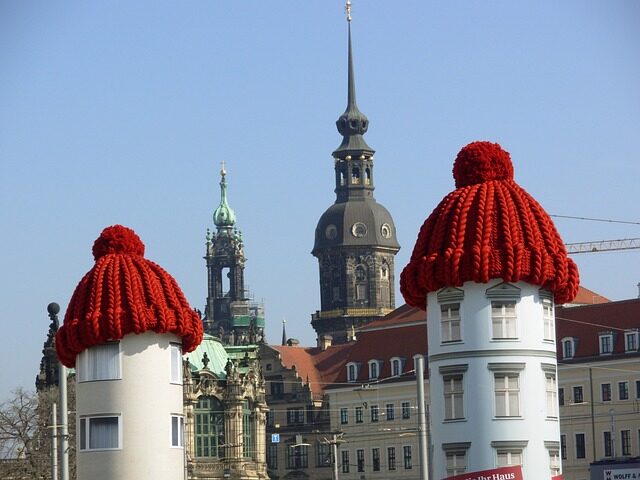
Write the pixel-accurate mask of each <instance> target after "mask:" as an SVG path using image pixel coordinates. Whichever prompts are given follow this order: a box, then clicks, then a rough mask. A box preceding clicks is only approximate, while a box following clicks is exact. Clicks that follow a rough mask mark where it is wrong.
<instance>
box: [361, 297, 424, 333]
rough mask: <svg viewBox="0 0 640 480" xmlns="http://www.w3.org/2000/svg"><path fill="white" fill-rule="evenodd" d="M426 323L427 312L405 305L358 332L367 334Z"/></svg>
mask: <svg viewBox="0 0 640 480" xmlns="http://www.w3.org/2000/svg"><path fill="white" fill-rule="evenodd" d="M426 321H427V312H425V311H424V310H420V309H418V308H415V307H412V306H410V305H407V304H406V303H405V304H404V305H402V306H401V307H398V308H396V309H395V310H394V311H392V312H389V313H388V314H387V315H385V316H384V317H382V318H381V319H380V320H376V321H374V322H371V323H369V324H368V325H365V326H364V327H362V328H360V329H359V330H358V332H366V331H368V330H377V329H380V328H395V327H398V326H401V325H407V324H412V323H425V322H426Z"/></svg>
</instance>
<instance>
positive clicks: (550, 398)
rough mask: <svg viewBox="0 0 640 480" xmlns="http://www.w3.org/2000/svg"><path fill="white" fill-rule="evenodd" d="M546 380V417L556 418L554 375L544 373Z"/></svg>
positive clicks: (556, 400) (556, 401) (556, 402)
mask: <svg viewBox="0 0 640 480" xmlns="http://www.w3.org/2000/svg"><path fill="white" fill-rule="evenodd" d="M545 380H546V389H547V417H551V418H557V417H558V409H557V407H556V405H557V404H558V399H557V398H556V395H557V393H556V392H557V387H558V386H557V384H556V376H555V374H553V373H547V374H546V375H545Z"/></svg>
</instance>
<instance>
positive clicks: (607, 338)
mask: <svg viewBox="0 0 640 480" xmlns="http://www.w3.org/2000/svg"><path fill="white" fill-rule="evenodd" d="M599 338H600V355H610V354H611V353H612V352H613V334H611V333H605V334H600V336H599Z"/></svg>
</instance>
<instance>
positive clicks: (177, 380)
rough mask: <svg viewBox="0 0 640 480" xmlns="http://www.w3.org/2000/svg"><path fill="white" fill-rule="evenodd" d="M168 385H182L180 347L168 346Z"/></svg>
mask: <svg viewBox="0 0 640 480" xmlns="http://www.w3.org/2000/svg"><path fill="white" fill-rule="evenodd" d="M169 352H170V353H169V372H170V373H169V383H172V384H174V385H182V345H181V344H179V343H175V342H171V343H170V344H169Z"/></svg>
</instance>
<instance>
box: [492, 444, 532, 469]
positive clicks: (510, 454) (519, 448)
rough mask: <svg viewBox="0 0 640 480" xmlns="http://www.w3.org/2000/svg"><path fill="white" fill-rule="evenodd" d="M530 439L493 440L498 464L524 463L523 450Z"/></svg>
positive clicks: (499, 465)
mask: <svg viewBox="0 0 640 480" xmlns="http://www.w3.org/2000/svg"><path fill="white" fill-rule="evenodd" d="M527 443H528V441H527V440H524V441H517V440H516V441H507V442H491V446H492V447H493V448H494V449H495V451H496V466H497V467H508V466H511V465H522V452H523V450H524V447H525V446H526V445H527Z"/></svg>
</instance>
